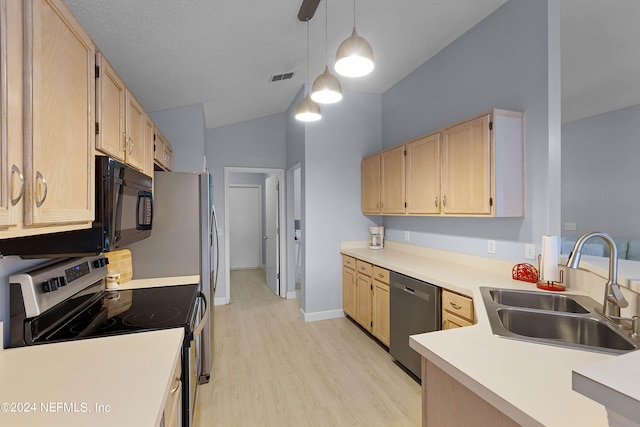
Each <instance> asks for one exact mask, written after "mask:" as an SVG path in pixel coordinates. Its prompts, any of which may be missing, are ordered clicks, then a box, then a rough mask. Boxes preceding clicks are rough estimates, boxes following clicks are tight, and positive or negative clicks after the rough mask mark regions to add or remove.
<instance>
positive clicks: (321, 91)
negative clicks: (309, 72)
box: [311, 66, 342, 104]
mask: <svg viewBox="0 0 640 427" xmlns="http://www.w3.org/2000/svg"><path fill="white" fill-rule="evenodd" d="M311 99H312V100H314V101H315V102H318V103H320V104H333V103H335V102H338V101H340V100H341V99H342V85H341V84H340V80H338V78H337V77H336V76H334V75H333V74H331V73H330V72H329V67H327V66H325V67H324V72H323V73H322V74H320V75H319V76H318V77H317V78H316V80H315V81H314V82H313V86H312V87H311Z"/></svg>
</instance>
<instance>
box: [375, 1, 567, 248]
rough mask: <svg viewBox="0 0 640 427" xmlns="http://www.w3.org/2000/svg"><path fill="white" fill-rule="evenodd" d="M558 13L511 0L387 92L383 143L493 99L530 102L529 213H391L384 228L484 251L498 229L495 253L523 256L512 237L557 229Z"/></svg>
mask: <svg viewBox="0 0 640 427" xmlns="http://www.w3.org/2000/svg"><path fill="white" fill-rule="evenodd" d="M558 23H559V7H558V5H557V3H555V2H554V0H550V1H549V3H548V2H547V1H546V0H534V1H532V0H526V1H525V0H511V1H509V2H507V3H506V4H505V5H503V6H502V7H501V8H499V9H498V10H497V11H496V12H494V13H493V14H491V15H490V16H488V17H487V18H486V19H485V20H483V21H482V22H480V23H479V24H477V25H476V26H475V27H474V28H472V29H471V30H469V31H468V32H467V33H465V34H464V35H463V36H461V37H460V38H459V39H457V40H455V41H454V42H453V43H451V44H450V45H448V46H447V47H445V48H444V49H443V50H442V51H440V52H439V53H438V54H437V55H435V56H434V57H432V58H431V59H430V60H428V61H427V62H425V63H424V64H423V65H421V66H420V67H418V68H417V69H416V70H415V71H414V72H412V73H411V74H409V75H408V76H407V77H405V78H404V79H403V80H401V81H400V82H399V83H397V84H396V85H395V86H393V87H392V88H391V89H389V90H388V91H387V92H385V93H384V94H383V96H382V145H383V148H387V147H391V146H394V145H396V144H399V143H402V142H404V141H408V140H410V139H413V138H415V137H418V136H421V135H424V134H427V133H429V132H432V131H436V130H438V129H440V128H442V127H444V126H447V125H449V124H452V123H455V122H457V121H460V120H463V119H465V118H467V117H470V116H473V115H476V114H479V113H482V112H484V111H487V110H489V109H491V108H501V109H508V110H515V111H523V112H525V176H526V182H525V187H526V189H525V205H526V215H525V217H524V218H433V217H426V218H400V217H384V225H385V227H386V234H387V238H390V239H391V240H398V241H402V240H403V238H402V237H401V236H403V233H402V231H403V230H409V231H412V232H414V233H418V234H421V233H423V234H424V235H427V236H432V237H435V238H434V239H432V240H433V241H434V242H435V241H436V240H441V241H446V240H447V239H446V238H445V239H442V238H443V237H447V236H453V237H455V238H456V241H457V242H458V243H456V244H455V245H454V247H453V248H447V249H454V250H458V251H459V252H465V253H472V254H474V255H483V256H488V255H487V245H486V240H485V239H495V240H498V241H499V242H498V254H497V257H498V258H504V259H514V258H515V259H520V258H522V257H523V256H524V248H522V251H521V252H519V253H513V251H514V250H516V251H519V249H514V248H519V245H515V246H514V245H512V244H509V243H510V242H532V243H536V244H537V245H540V242H541V236H542V235H543V234H547V233H550V234H559V231H560V229H559V227H560V211H559V197H560V193H559V189H558V190H555V191H554V190H553V188H554V186H553V185H551V184H552V183H551V182H550V181H552V180H554V179H556V176H557V178H559V161H560V159H559V144H560V141H559V134H560V125H559V106H560V97H559V96H560V94H559V90H558V91H551V90H550V89H549V88H550V87H554V86H555V85H559V80H560V74H559V59H560V58H559V45H560V39H559V31H558V29H559V26H558V25H559V24H558ZM556 110H558V113H557V118H556V117H553V115H554V114H555V113H554V112H555V111H556ZM552 118H553V120H552ZM556 123H557V124H556ZM556 150H557V153H556ZM555 184H556V185H555V187H559V185H558V184H559V183H557V181H556V183H555ZM550 188H551V191H553V193H550ZM426 240H429V239H426ZM479 241H480V242H484V243H483V244H480V245H479V246H478V242H479ZM500 241H503V242H500ZM412 243H413V242H412ZM421 243H424V244H425V245H431V244H430V243H428V242H421ZM434 247H435V244H434ZM504 247H508V248H509V251H507V252H503V253H501V249H502V248H504Z"/></svg>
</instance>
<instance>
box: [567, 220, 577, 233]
mask: <svg viewBox="0 0 640 427" xmlns="http://www.w3.org/2000/svg"><path fill="white" fill-rule="evenodd" d="M564 229H565V230H571V231H575V229H576V223H575V222H565V223H564Z"/></svg>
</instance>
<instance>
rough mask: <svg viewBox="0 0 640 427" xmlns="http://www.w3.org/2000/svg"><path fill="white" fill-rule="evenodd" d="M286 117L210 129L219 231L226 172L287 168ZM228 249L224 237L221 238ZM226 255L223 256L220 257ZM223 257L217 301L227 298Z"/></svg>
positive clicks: (208, 150) (208, 146) (210, 160)
mask: <svg viewBox="0 0 640 427" xmlns="http://www.w3.org/2000/svg"><path fill="white" fill-rule="evenodd" d="M285 146H286V141H285V115H284V113H280V114H274V115H271V116H266V117H261V118H259V119H254V120H248V121H246V122H241V123H236V124H232V125H227V126H221V127H218V128H213V129H207V143H206V153H207V165H208V168H209V171H210V172H211V174H212V175H213V202H214V204H215V206H216V213H217V215H218V224H219V227H223V226H224V221H225V218H224V168H225V167H250V168H277V169H284V168H285ZM219 239H220V240H219V242H220V248H224V247H225V242H224V233H223V234H222V235H221V236H220V237H219ZM221 255H224V252H222V253H221ZM223 258H224V257H223V256H222V257H221V259H220V264H219V271H218V284H219V285H218V287H217V288H216V298H217V299H222V298H227V297H228V295H226V290H225V286H224V285H223V284H224V283H225V281H226V275H225V260H224V259H223Z"/></svg>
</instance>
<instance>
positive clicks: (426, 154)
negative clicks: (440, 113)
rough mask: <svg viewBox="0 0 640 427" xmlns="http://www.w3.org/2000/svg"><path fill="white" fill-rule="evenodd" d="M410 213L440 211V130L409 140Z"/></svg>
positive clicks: (408, 181) (408, 185) (408, 183)
mask: <svg viewBox="0 0 640 427" xmlns="http://www.w3.org/2000/svg"><path fill="white" fill-rule="evenodd" d="M406 150H407V156H406V170H407V181H406V189H407V190H406V191H407V195H406V197H407V210H406V212H407V214H439V213H440V203H441V200H440V133H436V134H432V135H427V136H425V137H422V138H418V139H415V140H413V141H411V142H408V143H407V144H406Z"/></svg>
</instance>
